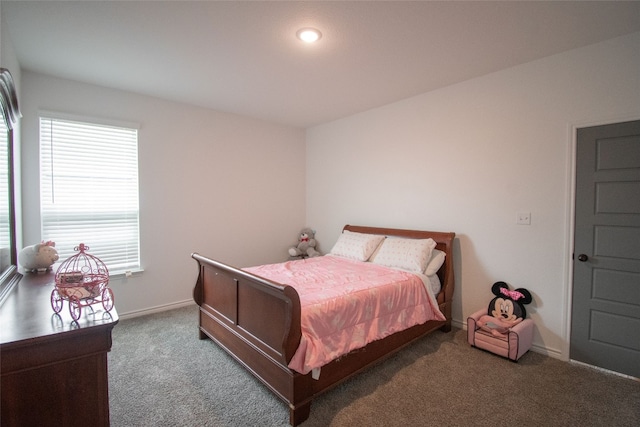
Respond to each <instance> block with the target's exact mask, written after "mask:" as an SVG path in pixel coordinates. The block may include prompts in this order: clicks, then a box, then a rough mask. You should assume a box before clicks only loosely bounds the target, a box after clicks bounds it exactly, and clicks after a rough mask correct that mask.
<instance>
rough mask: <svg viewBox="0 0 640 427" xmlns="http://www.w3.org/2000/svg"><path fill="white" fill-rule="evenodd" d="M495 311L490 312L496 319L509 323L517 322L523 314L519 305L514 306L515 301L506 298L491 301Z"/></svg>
mask: <svg viewBox="0 0 640 427" xmlns="http://www.w3.org/2000/svg"><path fill="white" fill-rule="evenodd" d="M491 303H492V305H493V310H489V313H491V315H492V316H493V317H495V318H498V319H502V320H506V321H508V322H513V321H515V320H516V319H517V318H518V317H522V312H521V311H520V310H519V308H520V307H519V306H518V305H514V304H513V301H511V300H509V299H504V298H500V297H498V298H494V299H493V301H491Z"/></svg>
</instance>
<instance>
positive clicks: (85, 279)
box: [51, 243, 114, 320]
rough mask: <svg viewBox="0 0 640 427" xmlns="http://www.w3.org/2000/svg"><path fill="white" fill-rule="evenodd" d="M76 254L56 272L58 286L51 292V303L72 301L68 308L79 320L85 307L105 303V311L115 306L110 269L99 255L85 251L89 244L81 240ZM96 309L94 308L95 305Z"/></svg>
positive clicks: (55, 307)
mask: <svg viewBox="0 0 640 427" xmlns="http://www.w3.org/2000/svg"><path fill="white" fill-rule="evenodd" d="M74 250H76V251H78V253H77V254H75V255H73V256H70V257H69V258H67V259H66V260H65V261H64V262H63V263H62V264H60V267H58V270H57V271H56V275H55V285H56V287H55V289H54V290H53V291H52V292H51V307H52V308H53V311H55V312H56V313H60V311H61V310H62V305H63V301H64V300H67V301H69V312H70V313H71V317H72V318H73V320H78V319H79V318H80V314H81V312H82V307H88V306H91V305H93V304H97V303H102V306H103V308H104V309H105V311H106V312H109V311H111V309H112V308H113V303H114V299H113V291H112V290H111V289H110V288H109V270H108V269H107V266H106V265H105V264H104V263H103V262H102V261H100V259H98V258H97V257H95V256H93V255H90V254H88V253H86V251H88V250H89V247H88V246H85V244H84V243H80V245H79V246H77V247H75V248H74ZM92 309H93V308H92Z"/></svg>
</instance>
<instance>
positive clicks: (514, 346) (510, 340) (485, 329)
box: [467, 282, 533, 362]
mask: <svg viewBox="0 0 640 427" xmlns="http://www.w3.org/2000/svg"><path fill="white" fill-rule="evenodd" d="M491 292H492V293H493V294H494V295H495V298H493V299H492V300H491V302H490V303H489V308H488V309H487V310H484V309H483V310H480V311H477V312H475V313H473V314H472V315H471V316H469V317H468V318H467V340H468V341H469V344H470V345H472V346H473V347H477V348H481V349H483V350H487V351H490V352H491V353H494V354H497V355H499V356H502V357H506V358H507V359H510V360H513V361H514V362H517V361H518V359H520V357H522V355H523V354H525V353H526V352H527V351H529V349H530V348H531V343H532V341H533V320H531V319H527V318H526V317H527V311H526V310H525V308H524V305H525V304H529V303H531V301H532V298H531V294H530V293H529V291H527V290H526V289H524V288H519V289H516V290H513V291H512V290H509V286H508V285H507V284H506V283H504V282H496V283H494V284H493V286H492V287H491Z"/></svg>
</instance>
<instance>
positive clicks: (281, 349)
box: [191, 225, 455, 426]
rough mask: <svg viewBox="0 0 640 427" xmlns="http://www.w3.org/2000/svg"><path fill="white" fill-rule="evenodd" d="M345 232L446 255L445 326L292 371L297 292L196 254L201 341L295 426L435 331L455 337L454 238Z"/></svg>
mask: <svg viewBox="0 0 640 427" xmlns="http://www.w3.org/2000/svg"><path fill="white" fill-rule="evenodd" d="M345 233H355V234H358V235H371V236H384V237H385V240H390V239H391V238H401V239H404V240H407V239H417V240H420V241H423V240H425V239H432V240H433V241H434V242H435V247H434V252H437V251H441V252H443V253H444V257H443V258H444V262H443V263H442V265H441V267H440V268H439V269H438V270H437V272H436V275H437V281H438V282H439V286H440V290H439V292H438V293H437V295H435V296H434V299H433V300H434V301H435V304H436V305H437V307H438V308H439V312H440V313H441V314H440V315H439V320H437V319H436V320H428V321H426V322H424V323H421V324H417V325H415V326H411V327H409V328H408V329H404V330H400V331H397V332H394V333H393V334H391V335H388V336H385V337H384V338H381V339H377V340H375V341H372V342H370V343H368V344H366V346H364V347H361V348H357V349H354V350H352V351H350V352H348V353H347V354H344V355H341V356H340V357H338V358H336V359H334V360H332V361H330V362H328V363H326V364H324V365H322V367H321V368H319V369H314V370H313V371H310V372H308V373H301V372H298V371H297V370H294V369H292V368H290V367H289V366H290V362H292V359H293V358H294V355H296V351H297V350H298V348H299V347H300V343H301V341H303V332H302V331H303V327H302V326H301V322H302V320H301V319H305V318H304V317H303V315H304V314H305V313H304V312H303V309H302V305H301V302H300V301H301V298H300V295H299V294H298V291H296V289H295V288H294V287H293V286H290V285H288V284H286V283H279V282H276V281H274V280H269V279H266V278H264V277H263V276H261V275H258V274H255V273H252V272H251V271H248V270H251V269H239V268H235V267H232V266H230V265H226V264H224V263H222V262H219V261H215V260H213V259H209V258H207V257H204V256H202V255H199V254H197V253H193V254H192V255H191V256H192V258H193V259H195V260H196V261H197V263H198V269H199V271H198V279H197V281H196V285H195V288H194V291H193V297H194V300H195V302H196V303H197V304H198V306H199V336H200V339H207V338H209V339H211V340H213V341H214V342H216V343H217V344H218V345H219V346H220V347H221V348H222V349H224V350H225V351H226V352H228V353H229V354H230V355H231V356H232V357H233V358H235V359H236V360H237V361H238V362H239V363H240V364H241V365H242V366H244V367H245V368H246V369H248V370H249V372H251V373H252V374H253V375H254V376H255V377H256V378H257V379H259V380H260V381H261V382H262V383H264V384H265V385H266V386H267V387H268V388H269V389H270V390H271V391H272V392H273V393H275V395H276V396H278V397H279V398H280V399H282V400H283V401H284V402H285V403H286V404H287V405H288V406H289V422H290V424H291V425H293V426H296V425H298V424H300V423H302V422H303V421H304V420H306V419H307V418H308V417H309V414H310V409H311V402H312V400H313V398H314V397H316V396H318V395H319V394H321V393H323V392H325V391H327V390H329V389H330V388H332V387H334V386H336V385H337V384H339V383H341V382H342V381H345V380H346V379H348V378H350V377H351V376H353V375H355V374H357V373H358V372H360V371H362V370H364V369H366V368H367V367H370V366H371V365H373V364H375V363H377V362H380V361H381V360H383V359H384V358H386V357H388V356H390V355H391V354H393V353H395V352H397V351H399V350H400V349H402V348H403V347H404V346H406V345H408V344H409V343H411V342H413V341H414V340H416V339H419V338H421V337H423V336H424V335H427V334H428V333H430V332H433V331H435V330H438V329H439V330H442V331H444V332H449V331H450V330H451V304H452V297H453V289H454V273H453V251H452V245H453V240H454V237H455V233H452V232H432V231H417V230H402V229H392V228H378V227H364V226H353V225H347V226H345V227H344V229H343V233H342V235H344V234H345ZM342 235H341V236H342ZM339 240H340V239H339ZM295 262H304V260H303V261H295ZM367 264H368V263H367ZM305 310H306V309H305Z"/></svg>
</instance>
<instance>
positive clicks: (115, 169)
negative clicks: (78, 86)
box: [40, 117, 141, 275]
mask: <svg viewBox="0 0 640 427" xmlns="http://www.w3.org/2000/svg"><path fill="white" fill-rule="evenodd" d="M40 210H41V218H42V239H43V240H45V241H49V240H51V241H54V242H56V249H57V250H58V254H59V256H60V260H61V261H63V260H65V259H67V258H68V257H69V256H71V255H75V254H76V253H77V251H76V250H75V248H77V246H78V245H79V244H80V243H84V244H85V245H86V246H88V247H89V249H88V252H89V253H90V254H91V255H94V256H96V257H98V258H100V260H102V262H104V263H105V264H106V265H107V268H108V269H109V273H110V274H111V275H113V274H118V273H124V272H127V271H136V270H140V269H141V266H140V239H139V205H138V130H137V129H134V128H123V127H115V126H110V125H101V124H94V123H84V122H80V121H74V120H67V119H58V118H55V117H40Z"/></svg>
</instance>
